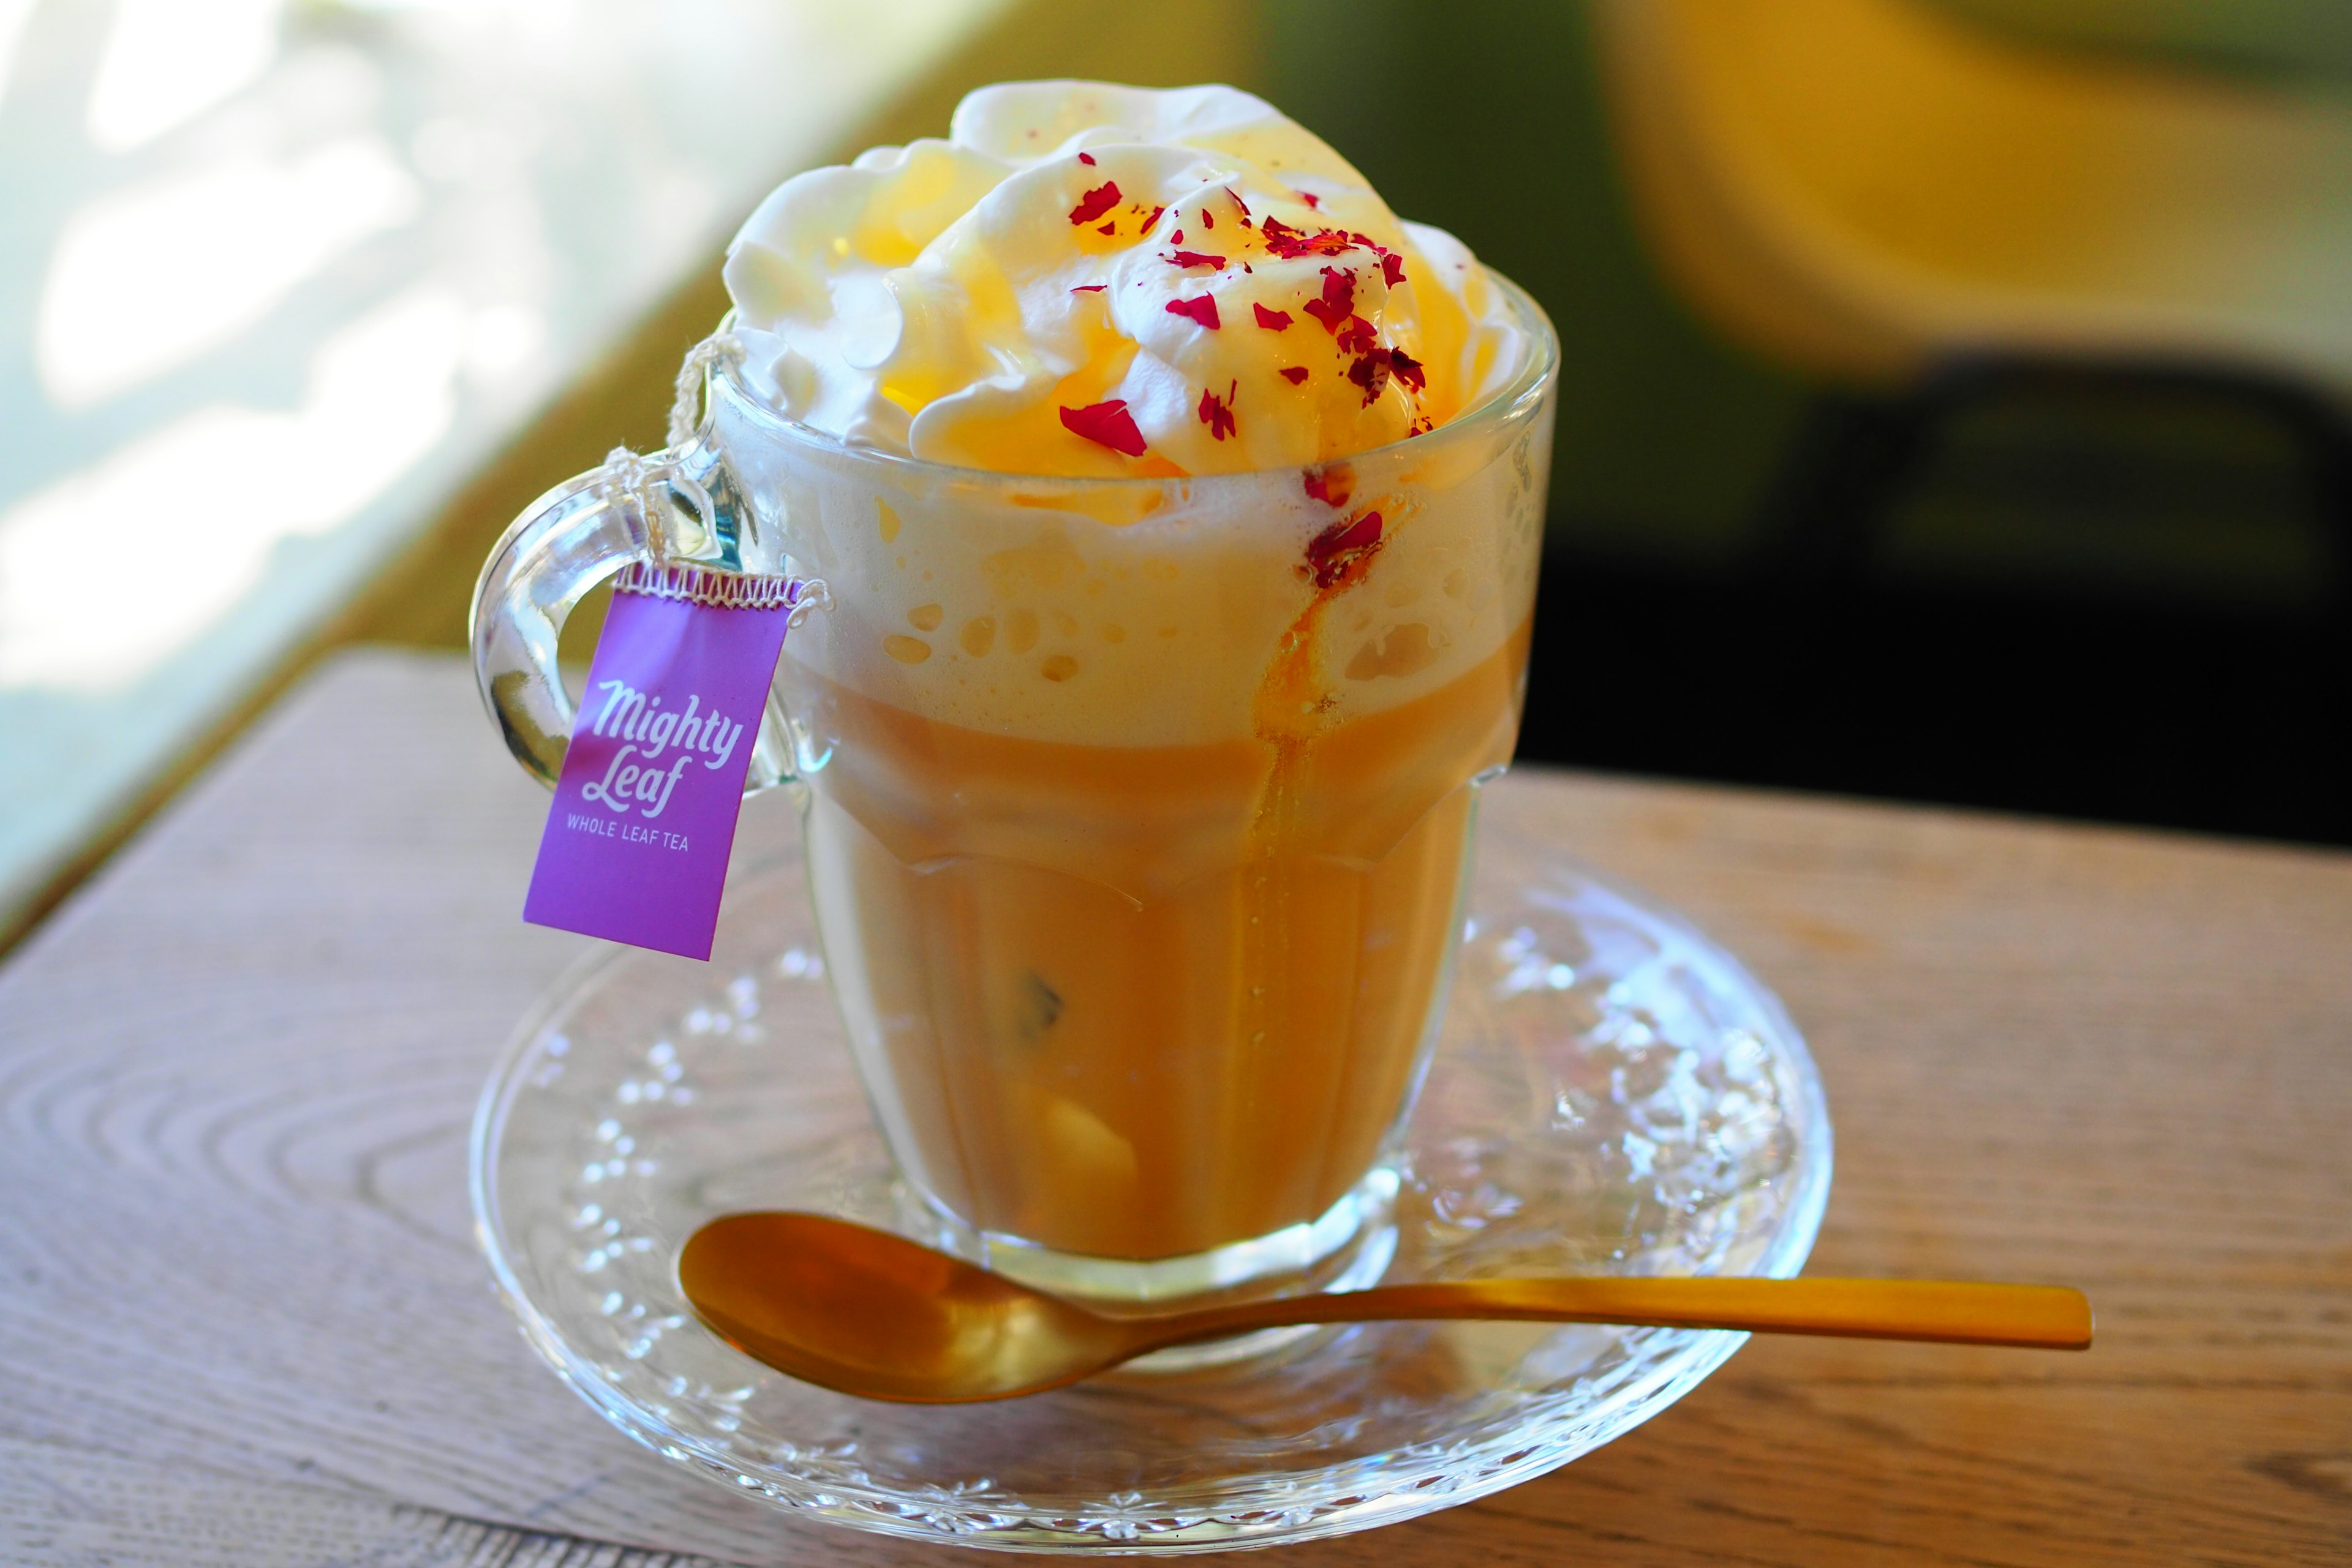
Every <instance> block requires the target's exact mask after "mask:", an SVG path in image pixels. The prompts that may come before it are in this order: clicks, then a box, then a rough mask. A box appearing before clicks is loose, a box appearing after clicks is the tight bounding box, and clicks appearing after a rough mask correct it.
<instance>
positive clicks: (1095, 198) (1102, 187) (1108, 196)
mask: <svg viewBox="0 0 2352 1568" xmlns="http://www.w3.org/2000/svg"><path fill="white" fill-rule="evenodd" d="M1117 205H1118V181H1117V180H1106V181H1104V182H1103V183H1102V184H1099V185H1097V186H1096V187H1095V188H1094V189H1093V190H1091V191H1088V192H1087V195H1086V199H1085V200H1084V201H1082V202H1080V203H1079V204H1078V205H1076V206H1074V207H1072V208H1071V209H1070V222H1071V223H1073V224H1075V225H1079V226H1084V225H1087V224H1090V223H1092V222H1094V221H1095V219H1097V218H1098V217H1100V216H1102V215H1103V214H1105V213H1107V212H1108V211H1110V209H1111V208H1113V207H1115V206H1117Z"/></svg>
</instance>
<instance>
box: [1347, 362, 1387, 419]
mask: <svg viewBox="0 0 2352 1568" xmlns="http://www.w3.org/2000/svg"><path fill="white" fill-rule="evenodd" d="M1348 379H1349V381H1352V382H1354V383H1355V384H1357V385H1358V386H1360V387H1362V388H1363V389H1364V406H1365V407H1367V408H1370V406H1371V405H1373V404H1375V403H1377V402H1379V401H1380V396H1381V393H1383V392H1386V391H1387V390H1388V387H1389V351H1388V350H1386V349H1380V348H1376V349H1372V350H1370V351H1369V352H1368V353H1362V354H1360V355H1358V356H1357V359H1356V363H1353V364H1351V365H1349V367H1348Z"/></svg>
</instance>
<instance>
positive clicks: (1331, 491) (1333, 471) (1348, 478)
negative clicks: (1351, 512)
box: [1306, 466, 1356, 506]
mask: <svg viewBox="0 0 2352 1568" xmlns="http://www.w3.org/2000/svg"><path fill="white" fill-rule="evenodd" d="M1306 482H1307V498H1308V499H1309V500H1319V501H1321V502H1322V503H1323V504H1324V505H1325V506H1346V505H1347V504H1348V498H1349V496H1350V495H1352V494H1354V493H1355V489H1356V476H1355V473H1354V471H1353V470H1352V469H1350V468H1346V467H1344V466H1334V467H1332V468H1315V469H1311V470H1309V471H1308V473H1307V481H1306Z"/></svg>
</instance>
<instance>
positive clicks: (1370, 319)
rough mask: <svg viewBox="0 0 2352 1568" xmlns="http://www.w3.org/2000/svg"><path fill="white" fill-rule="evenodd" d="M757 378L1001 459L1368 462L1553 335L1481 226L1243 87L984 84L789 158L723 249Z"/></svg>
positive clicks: (1059, 466)
mask: <svg viewBox="0 0 2352 1568" xmlns="http://www.w3.org/2000/svg"><path fill="white" fill-rule="evenodd" d="M726 281H727V287H728V291H729V292H730V294H731V295H732V296H733V298H734V301H735V308H736V331H737V333H738V335H739V336H740V339H741V341H742V342H743V344H744V346H745V351H746V353H745V363H744V374H745V375H746V378H747V379H748V380H749V382H750V383H751V385H752V387H753V388H754V389H755V390H757V391H758V392H759V393H760V394H761V395H762V396H764V397H766V398H767V399H769V400H770V401H771V402H772V403H773V404H774V405H775V406H776V407H777V408H778V409H779V410H781V411H782V413H784V414H785V415H787V416H790V417H792V418H793V419H796V420H798V421H800V422H802V423H803V424H806V425H809V426H814V427H815V428H817V429H821V430H824V431H827V432H830V433H831V434H833V435H835V436H838V437H842V438H843V439H845V440H846V441H849V442H851V443H854V444H857V445H863V446H869V447H879V448H882V449H885V450H887V451H893V452H900V453H905V454H908V455H911V456H913V457H917V458H924V459H926V460H929V461H933V462H939V463H947V464H953V465H957V466H961V467H969V468H990V469H994V470H997V471H999V472H1005V473H1027V474H1047V475H1066V476H1090V475H1104V476H1113V475H1154V474H1157V475H1166V476H1174V475H1181V474H1204V473H1233V472H1239V471H1243V470H1247V469H1259V468H1283V467H1295V466H1305V465H1308V464H1313V463H1318V462H1323V461H1327V460H1328V459H1331V458H1339V457H1346V456H1349V455H1351V454H1355V453H1360V452H1364V451H1368V450H1370V449H1371V448H1372V447H1380V446H1384V445H1386V444H1388V443H1389V442H1391V441H1395V440H1399V439H1402V438H1403V437H1407V436H1410V435H1414V434H1418V433H1419V432H1421V431H1424V430H1427V429H1430V428H1432V427H1433V426H1437V425H1442V424H1444V423H1445V422H1446V421H1447V420H1449V419H1452V418H1454V416H1457V415H1459V414H1461V413H1464V412H1465V411H1467V410H1469V409H1471V408H1474V407H1475V406H1477V405H1478V404H1479V403H1481V402H1482V401H1484V400H1485V398H1486V396H1487V395H1491V394H1492V393H1493V392H1495V391H1497V390H1499V389H1500V388H1501V387H1502V386H1504V385H1505V384H1507V383H1508V382H1509V381H1510V379H1511V377H1512V376H1513V375H1514V374H1516V373H1517V370H1518V368H1519V365H1520V363H1521V361H1522V358H1523V356H1524V354H1525V353H1527V352H1528V345H1527V343H1526V342H1524V339H1523V334H1522V333H1521V331H1519V329H1518V328H1517V325H1516V324H1515V319H1514V317H1513V315H1512V313H1511V311H1510V310H1509V309H1508V306H1507V302H1506V301H1505V300H1503V298H1502V297H1501V295H1500V293H1499V291H1498V290H1496V289H1495V288H1494V287H1493V286H1492V285H1491V284H1490V283H1489V282H1488V280H1487V279H1486V274H1485V272H1484V271H1483V270H1482V269H1481V268H1480V267H1479V265H1478V262H1477V260H1476V259H1475V258H1474V257H1473V256H1472V255H1471V254H1470V252H1469V250H1468V249H1467V248H1465V247H1464V246H1463V245H1462V244H1461V242H1460V241H1458V240H1456V239H1454V237H1452V236H1451V235H1448V234H1446V233H1444V231H1442V230H1439V229H1434V228H1430V227H1427V226H1423V225H1420V224H1412V223H1406V222H1403V221H1402V220H1401V219H1399V218H1398V217H1397V216H1396V215H1395V214H1393V213H1391V212H1390V211H1389V209H1388V207H1387V205H1385V204H1384V203H1383V202H1382V201H1381V198H1380V197H1379V196H1378V195H1375V194H1373V192H1372V190H1371V188H1370V185H1368V184H1366V182H1365V180H1364V177H1363V176H1362V175H1361V174H1358V173H1357V172H1356V171H1355V169H1353V168H1352V167H1350V166H1349V163H1347V161H1346V160H1344V159H1342V158H1341V157H1340V156H1339V154H1338V153H1334V152H1333V151H1332V150H1331V149H1330V148H1329V147H1328V146H1326V145H1325V144H1324V143H1323V142H1322V141H1320V140H1319V139H1318V138H1317V137H1316V136H1314V135H1313V134H1312V133H1310V132H1307V131H1306V130H1305V129H1303V128H1301V127H1300V126H1298V125H1297V124H1296V123H1294V122H1293V121H1289V120H1287V119H1286V118H1284V116H1282V115H1281V114H1280V113H1278V112H1277V111H1276V110H1275V109H1274V108H1272V106H1270V105H1268V104H1267V103H1265V101H1264V100H1260V99H1257V98H1254V97H1252V96H1251V95H1250V94H1248V93H1245V92H1241V91H1238V90H1236V89H1233V88H1230V87H1192V88H1181V89H1171V90H1167V91H1156V90H1150V89H1139V88H1130V87H1119V86H1114V85H1110V84H1106V83H1099V82H1076V81H1048V82H1016V83H1009V84H1004V85H1000V86H996V87H988V88H982V89H980V90H979V91H977V92H974V93H972V94H971V96H970V97H968V98H966V99H965V100H963V102H962V103H961V105H959V106H958V107H957V109H956V112H955V116H954V119H953V121H952V122H951V127H950V134H949V137H948V139H947V140H946V141H943V142H942V141H930V140H925V141H919V142H913V143H911V144H909V145H908V146H905V147H877V148H875V149H873V150H872V151H870V152H867V153H864V154H863V155H862V156H860V157H859V158H858V159H857V160H856V162H855V163H850V164H848V165H846V166H839V167H832V168H824V169H814V170H811V171H809V172H808V173H806V174H799V175H796V176H794V177H793V179H791V180H788V181H786V182H785V183H784V184H782V186H780V187H778V188H777V190H776V191H775V192H774V193H773V194H772V195H770V196H769V197H768V198H767V200H766V201H764V202H762V203H761V205H760V206H759V208H758V210H757V211H755V212H754V213H752V215H751V218H750V220H749V221H747V222H746V223H745V224H744V226H743V227H742V230H741V232H740V234H738V235H737V237H736V238H735V241H734V244H733V245H732V246H731V247H730V248H729V251H728V257H727V265H726Z"/></svg>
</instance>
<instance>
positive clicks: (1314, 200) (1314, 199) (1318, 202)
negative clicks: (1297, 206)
mask: <svg viewBox="0 0 2352 1568" xmlns="http://www.w3.org/2000/svg"><path fill="white" fill-rule="evenodd" d="M1298 199H1299V200H1300V201H1302V202H1305V203H1306V204H1307V205H1308V206H1310V207H1313V208H1315V209H1316V210H1317V211H1318V212H1319V211H1321V210H1322V206H1323V200H1322V198H1321V197H1320V196H1311V195H1307V193H1306V192H1305V191H1301V192H1299V193H1298Z"/></svg>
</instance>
